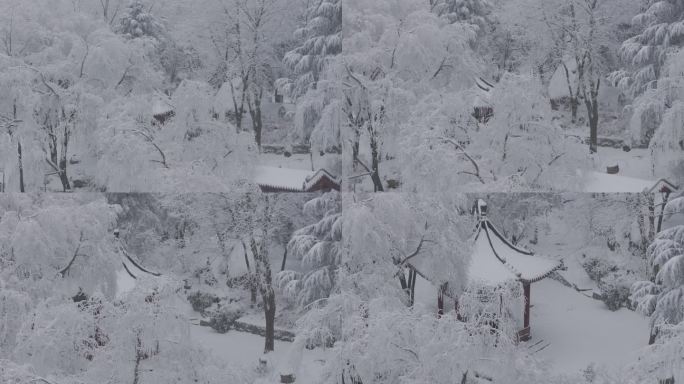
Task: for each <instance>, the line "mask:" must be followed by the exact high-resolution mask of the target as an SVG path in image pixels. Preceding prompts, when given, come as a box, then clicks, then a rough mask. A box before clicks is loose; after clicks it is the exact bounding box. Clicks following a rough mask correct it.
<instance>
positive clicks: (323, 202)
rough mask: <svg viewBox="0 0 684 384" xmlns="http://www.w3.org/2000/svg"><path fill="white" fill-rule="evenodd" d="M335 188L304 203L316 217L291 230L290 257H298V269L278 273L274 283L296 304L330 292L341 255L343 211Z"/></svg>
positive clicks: (306, 211) (300, 304) (308, 210)
mask: <svg viewBox="0 0 684 384" xmlns="http://www.w3.org/2000/svg"><path fill="white" fill-rule="evenodd" d="M341 204H342V202H341V200H340V196H339V194H338V193H337V192H328V193H325V194H323V195H321V196H317V197H315V198H313V199H312V200H310V201H308V202H307V203H306V204H305V205H304V211H305V213H307V214H308V215H312V216H315V217H317V218H318V219H319V220H318V221H317V222H315V223H313V224H310V225H307V226H306V227H304V228H301V229H298V230H297V231H295V232H294V233H293V234H292V238H291V240H290V241H289V243H288V244H287V252H288V255H289V257H291V258H294V259H296V260H299V262H300V263H301V269H300V270H284V271H281V272H280V273H278V276H277V284H278V286H279V288H281V289H282V290H283V291H284V292H285V293H286V295H287V296H288V297H289V298H290V299H291V300H292V301H294V302H296V303H297V305H298V306H300V307H304V306H306V305H308V304H310V303H312V302H314V301H316V300H318V299H323V298H326V297H328V296H329V295H330V292H331V291H332V289H333V287H334V286H335V273H336V270H337V268H338V267H339V263H340V259H341V252H342V249H341V240H342V213H341V208H342V207H341Z"/></svg>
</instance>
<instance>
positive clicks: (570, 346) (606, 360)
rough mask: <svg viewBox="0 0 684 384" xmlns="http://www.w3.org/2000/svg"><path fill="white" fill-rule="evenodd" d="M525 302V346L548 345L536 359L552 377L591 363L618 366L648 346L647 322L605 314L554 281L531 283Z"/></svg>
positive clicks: (593, 302)
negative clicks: (527, 336)
mask: <svg viewBox="0 0 684 384" xmlns="http://www.w3.org/2000/svg"><path fill="white" fill-rule="evenodd" d="M531 301H532V305H533V307H532V309H531V320H530V323H531V327H532V340H531V341H530V343H532V344H534V343H536V342H537V341H539V340H541V339H543V340H544V341H545V342H548V343H551V345H550V346H549V347H548V348H546V349H544V350H543V351H541V352H539V353H538V354H537V356H538V357H543V358H548V359H549V360H550V363H551V364H552V367H553V370H555V371H558V372H568V373H570V372H577V371H578V370H582V369H584V368H586V367H587V365H588V364H590V363H592V362H596V363H597V364H606V365H611V366H614V367H616V366H620V365H621V364H624V363H627V362H629V361H630V359H631V358H633V357H634V356H635V353H636V351H637V350H639V349H640V348H643V347H644V346H646V344H647V342H648V319H646V318H645V317H643V316H641V315H639V314H637V313H635V312H633V311H630V310H628V309H625V308H622V309H620V310H618V311H615V312H611V311H610V310H608V309H607V308H606V306H605V304H604V303H602V302H600V301H597V300H593V299H591V298H588V297H586V296H583V295H582V294H581V293H579V292H577V291H575V290H573V289H572V288H568V287H565V286H563V285H562V284H560V283H559V282H557V281H554V280H550V279H545V280H542V281H540V282H538V283H535V284H534V285H533V286H532V297H531Z"/></svg>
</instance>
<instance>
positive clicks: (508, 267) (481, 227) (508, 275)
mask: <svg viewBox="0 0 684 384" xmlns="http://www.w3.org/2000/svg"><path fill="white" fill-rule="evenodd" d="M478 208H479V209H478V211H480V212H482V210H481V208H482V205H481V204H480V203H479V202H478ZM474 242H475V244H474V246H473V255H472V260H471V262H470V267H469V269H468V278H469V280H470V281H478V282H482V283H485V284H495V285H498V284H501V283H503V282H505V281H508V280H520V281H523V282H530V283H532V282H535V281H539V280H541V279H543V278H545V277H546V276H548V275H549V274H551V273H552V272H553V271H555V270H557V269H559V268H561V267H562V266H563V263H562V262H560V261H558V260H553V259H549V258H545V257H540V256H537V255H535V254H534V253H533V252H531V251H528V250H525V249H522V248H519V247H517V246H515V245H513V244H511V243H510V242H509V241H508V240H506V238H504V237H503V236H502V235H501V233H499V231H497V230H496V228H495V227H494V225H492V223H491V222H490V221H489V220H488V219H487V216H486V214H484V213H482V214H479V221H478V224H477V233H476V234H475V240H474Z"/></svg>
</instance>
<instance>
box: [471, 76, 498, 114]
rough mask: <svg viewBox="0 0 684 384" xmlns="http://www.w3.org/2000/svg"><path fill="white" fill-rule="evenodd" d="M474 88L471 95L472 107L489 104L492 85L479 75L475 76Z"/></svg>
mask: <svg viewBox="0 0 684 384" xmlns="http://www.w3.org/2000/svg"><path fill="white" fill-rule="evenodd" d="M475 86H476V87H475V88H474V95H473V107H485V106H490V105H491V91H492V88H494V86H493V85H492V84H490V83H489V82H487V81H485V80H483V79H482V78H481V77H477V78H475Z"/></svg>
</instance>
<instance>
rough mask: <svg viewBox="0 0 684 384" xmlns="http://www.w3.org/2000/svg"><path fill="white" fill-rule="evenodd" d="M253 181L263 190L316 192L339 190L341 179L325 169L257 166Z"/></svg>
mask: <svg viewBox="0 0 684 384" xmlns="http://www.w3.org/2000/svg"><path fill="white" fill-rule="evenodd" d="M254 181H255V182H256V183H257V184H258V185H259V187H260V188H261V190H262V191H263V192H317V191H323V192H327V191H331V190H336V191H339V190H340V184H341V181H340V179H339V178H338V177H335V176H334V175H332V174H331V173H330V172H328V171H327V170H325V169H323V168H321V169H319V170H317V171H307V170H305V169H292V168H278V167H269V166H258V167H256V169H255V173H254Z"/></svg>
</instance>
